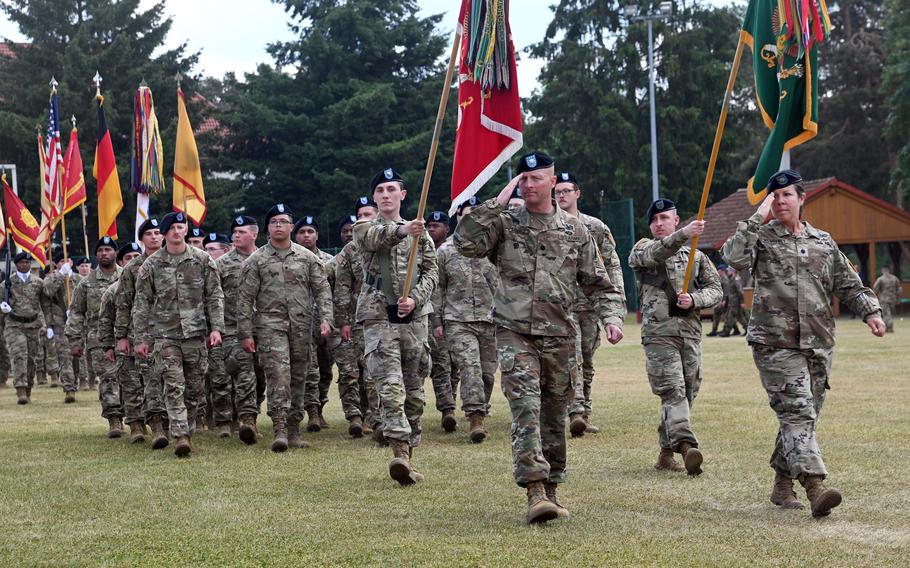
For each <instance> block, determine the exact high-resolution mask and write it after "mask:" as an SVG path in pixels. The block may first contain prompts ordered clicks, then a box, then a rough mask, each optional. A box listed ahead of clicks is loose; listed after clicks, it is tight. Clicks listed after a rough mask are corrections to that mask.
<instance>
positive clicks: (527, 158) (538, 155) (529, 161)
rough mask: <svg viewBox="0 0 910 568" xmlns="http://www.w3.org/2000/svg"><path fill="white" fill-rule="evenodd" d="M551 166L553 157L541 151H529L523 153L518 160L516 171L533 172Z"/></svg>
mask: <svg viewBox="0 0 910 568" xmlns="http://www.w3.org/2000/svg"><path fill="white" fill-rule="evenodd" d="M552 166H553V158H551V157H550V156H547V155H546V154H544V153H543V152H531V153H530V154H525V155H524V156H522V157H521V159H520V160H518V173H520V174H522V173H524V172H533V171H534V170H542V169H544V168H549V167H552Z"/></svg>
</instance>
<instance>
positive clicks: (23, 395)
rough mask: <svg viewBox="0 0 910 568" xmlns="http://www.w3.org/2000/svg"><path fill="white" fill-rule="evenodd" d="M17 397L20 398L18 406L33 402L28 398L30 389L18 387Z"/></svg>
mask: <svg viewBox="0 0 910 568" xmlns="http://www.w3.org/2000/svg"><path fill="white" fill-rule="evenodd" d="M16 396H17V397H19V398H18V400H16V403H17V404H28V403H29V402H31V401H30V400H29V398H28V389H27V388H25V387H16Z"/></svg>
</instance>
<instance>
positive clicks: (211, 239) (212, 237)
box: [202, 233, 231, 246]
mask: <svg viewBox="0 0 910 568" xmlns="http://www.w3.org/2000/svg"><path fill="white" fill-rule="evenodd" d="M210 243H220V244H223V245H229V244H231V239H229V238H228V236H227V235H225V234H224V233H206V234H205V237H204V238H203V239H202V245H203V246H205V245H207V244H210Z"/></svg>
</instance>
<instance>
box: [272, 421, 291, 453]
mask: <svg viewBox="0 0 910 568" xmlns="http://www.w3.org/2000/svg"><path fill="white" fill-rule="evenodd" d="M273 423H274V424H273V426H274V428H275V439H274V440H272V451H273V452H284V451H287V449H288V428H287V423H286V422H285V420H284V418H275V419H274V420H273Z"/></svg>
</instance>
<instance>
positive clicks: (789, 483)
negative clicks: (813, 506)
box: [770, 473, 805, 509]
mask: <svg viewBox="0 0 910 568" xmlns="http://www.w3.org/2000/svg"><path fill="white" fill-rule="evenodd" d="M770 499H771V502H772V503H774V504H775V505H777V506H778V507H780V508H781V509H804V508H805V507H804V506H803V504H802V503H800V502H799V499H797V498H796V493H794V491H793V480H792V479H790V478H789V477H787V476H785V475H782V474H780V473H775V474H774V487H773V488H772V489H771V497H770Z"/></svg>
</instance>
